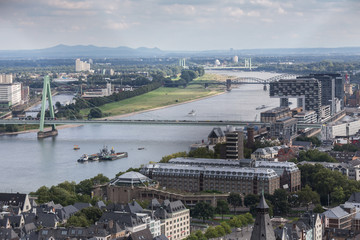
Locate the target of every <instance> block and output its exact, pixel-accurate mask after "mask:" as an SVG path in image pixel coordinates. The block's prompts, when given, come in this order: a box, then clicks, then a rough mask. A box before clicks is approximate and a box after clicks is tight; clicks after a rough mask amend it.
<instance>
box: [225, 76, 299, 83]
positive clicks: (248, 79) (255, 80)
mask: <svg viewBox="0 0 360 240" xmlns="http://www.w3.org/2000/svg"><path fill="white" fill-rule="evenodd" d="M298 76H299V75H295V74H281V75H277V76H274V77H271V78H268V79H261V78H256V77H239V78H235V79H231V84H269V83H271V82H276V81H279V80H280V79H293V78H296V77H298Z"/></svg>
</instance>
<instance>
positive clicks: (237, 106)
mask: <svg viewBox="0 0 360 240" xmlns="http://www.w3.org/2000/svg"><path fill="white" fill-rule="evenodd" d="M212 72H215V73H216V71H212ZM220 73H221V74H228V75H232V76H256V77H259V78H264V79H266V78H269V77H272V76H274V75H275V74H273V73H262V72H258V73H256V72H255V73H254V72H251V73H249V72H224V71H221V72H220ZM250 74H251V75H250ZM262 104H265V105H266V106H267V107H268V108H267V109H270V108H272V107H276V106H278V105H279V100H278V99H271V98H270V97H269V93H268V91H264V90H263V85H241V86H239V87H238V88H233V90H232V91H231V92H228V93H224V94H221V95H218V96H214V97H210V98H206V99H202V100H198V101H194V102H190V103H185V104H180V105H177V106H172V107H168V108H163V109H158V110H154V111H148V112H144V113H140V114H135V115H132V116H130V117H127V118H131V119H169V120H174V119H175V120H186V119H187V120H190V119H197V120H249V121H253V120H255V118H257V120H259V117H260V112H261V111H263V110H264V109H263V110H256V109H255V108H256V107H258V106H260V105H262ZM191 110H195V112H196V114H195V115H194V116H191V115H189V114H188V113H189V112H190V111H191ZM211 129H212V127H211V126H180V125H179V126H173V125H172V126H168V125H100V124H99V125H84V126H80V127H75V128H65V129H61V130H59V135H58V136H56V137H54V138H46V139H41V140H38V139H37V137H36V133H35V132H34V133H26V134H18V135H12V136H0V152H1V158H0V164H1V174H0V192H25V193H28V192H30V191H35V190H36V189H37V188H39V187H40V186H43V185H45V186H48V187H49V186H51V185H56V184H58V183H60V182H63V181H65V180H69V181H76V182H77V183H78V182H79V181H81V180H84V179H86V178H91V177H93V176H95V175H97V174H98V173H102V174H104V175H106V176H107V177H109V178H113V177H114V176H115V174H116V173H118V172H119V171H124V170H126V169H128V168H130V167H139V166H140V165H141V164H146V163H148V162H149V161H159V160H160V159H161V157H162V156H165V155H168V154H171V153H174V152H179V151H188V150H189V146H190V145H191V144H192V143H196V142H201V141H202V140H203V139H204V140H206V139H207V136H208V134H209V132H210V131H211ZM74 145H79V147H80V150H77V151H75V150H73V146H74ZM103 146H108V147H109V148H111V147H114V149H115V150H116V151H119V152H120V151H126V152H128V154H129V156H128V158H124V159H119V160H116V161H111V162H91V163H85V164H82V163H78V162H77V161H76V160H77V159H78V158H79V157H80V156H81V155H82V154H83V153H88V154H90V153H96V152H98V151H99V149H100V148H102V147H103ZM138 148H144V149H143V150H138Z"/></svg>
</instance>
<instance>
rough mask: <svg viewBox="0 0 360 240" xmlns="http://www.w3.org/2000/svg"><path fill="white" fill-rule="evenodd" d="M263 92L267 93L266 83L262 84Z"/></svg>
mask: <svg viewBox="0 0 360 240" xmlns="http://www.w3.org/2000/svg"><path fill="white" fill-rule="evenodd" d="M263 89H264V91H267V86H266V83H265V84H264V88H263Z"/></svg>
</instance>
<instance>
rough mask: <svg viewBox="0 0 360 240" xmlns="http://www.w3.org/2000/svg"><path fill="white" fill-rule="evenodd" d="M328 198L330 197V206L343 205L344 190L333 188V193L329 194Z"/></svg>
mask: <svg viewBox="0 0 360 240" xmlns="http://www.w3.org/2000/svg"><path fill="white" fill-rule="evenodd" d="M330 197H331V203H332V204H334V203H336V204H340V203H344V201H345V193H344V189H343V188H342V187H341V186H337V187H335V188H334V191H333V192H332V193H331V194H330Z"/></svg>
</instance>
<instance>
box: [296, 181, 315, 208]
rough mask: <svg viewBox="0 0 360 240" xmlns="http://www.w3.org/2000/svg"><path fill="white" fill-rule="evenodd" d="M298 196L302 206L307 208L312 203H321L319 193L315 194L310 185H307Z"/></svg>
mask: <svg viewBox="0 0 360 240" xmlns="http://www.w3.org/2000/svg"><path fill="white" fill-rule="evenodd" d="M296 194H297V195H298V201H299V203H300V205H302V206H306V207H307V208H308V207H309V205H310V204H312V203H313V204H317V203H320V195H319V194H318V193H317V192H314V191H313V190H312V189H311V187H310V186H309V185H306V186H305V187H304V188H302V189H301V190H300V191H298V192H297V193H296Z"/></svg>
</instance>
